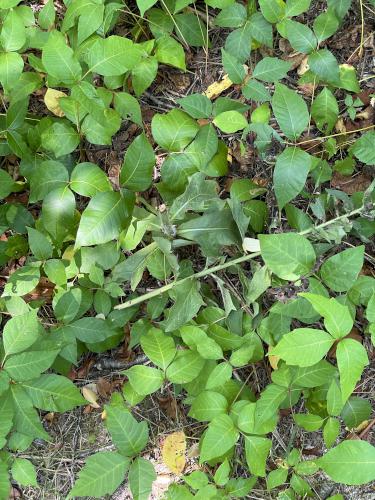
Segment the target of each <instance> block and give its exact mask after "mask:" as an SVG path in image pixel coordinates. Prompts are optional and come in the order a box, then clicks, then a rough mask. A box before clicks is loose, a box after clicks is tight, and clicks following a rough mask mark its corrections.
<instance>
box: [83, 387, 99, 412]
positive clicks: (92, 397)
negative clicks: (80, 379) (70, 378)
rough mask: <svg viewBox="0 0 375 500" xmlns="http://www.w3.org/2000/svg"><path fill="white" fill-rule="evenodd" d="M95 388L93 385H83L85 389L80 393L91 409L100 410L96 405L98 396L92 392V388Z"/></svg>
mask: <svg viewBox="0 0 375 500" xmlns="http://www.w3.org/2000/svg"><path fill="white" fill-rule="evenodd" d="M92 386H94V387H95V384H88V385H85V387H82V389H81V391H82V396H83V397H84V398H85V399H87V401H88V402H89V403H90V405H91V406H92V407H93V408H100V405H98V403H97V400H98V395H97V394H96V392H95V391H94V390H93V389H94V387H92ZM95 388H96V387H95Z"/></svg>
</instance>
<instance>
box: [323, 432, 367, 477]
mask: <svg viewBox="0 0 375 500" xmlns="http://www.w3.org/2000/svg"><path fill="white" fill-rule="evenodd" d="M317 463H318V464H319V466H320V467H321V468H322V469H323V471H324V472H325V473H326V474H327V475H328V476H329V477H330V478H331V479H332V480H333V481H336V482H338V483H343V484H350V485H359V484H365V483H369V482H370V481H373V480H374V479H375V447H374V446H372V445H371V444H370V443H367V442H366V441H361V440H347V441H343V442H342V443H340V444H339V445H338V446H336V447H335V448H333V449H332V450H330V451H328V453H326V454H325V455H323V457H321V458H319V459H318V460H317Z"/></svg>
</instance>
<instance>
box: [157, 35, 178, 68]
mask: <svg viewBox="0 0 375 500" xmlns="http://www.w3.org/2000/svg"><path fill="white" fill-rule="evenodd" d="M155 46H156V47H155V57H156V59H157V60H158V61H159V62H160V63H163V64H169V65H170V66H174V67H175V68H178V69H182V70H183V71H185V70H186V64H185V52H184V49H183V48H182V46H181V44H179V43H178V42H176V40H174V39H173V38H172V37H170V36H168V35H165V36H162V37H160V38H158V39H157V40H156V44H155Z"/></svg>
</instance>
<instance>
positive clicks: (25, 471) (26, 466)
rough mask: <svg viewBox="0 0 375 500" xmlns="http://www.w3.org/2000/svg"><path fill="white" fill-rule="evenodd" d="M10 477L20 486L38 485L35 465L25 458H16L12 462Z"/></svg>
mask: <svg viewBox="0 0 375 500" xmlns="http://www.w3.org/2000/svg"><path fill="white" fill-rule="evenodd" d="M11 472H12V477H13V479H14V480H15V481H17V483H18V484H20V485H21V486H38V483H37V481H36V470H35V466H34V465H33V464H32V463H31V462H30V460H27V459H26V458H16V459H15V460H14V462H13V464H12V469H11Z"/></svg>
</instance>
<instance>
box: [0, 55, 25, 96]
mask: <svg viewBox="0 0 375 500" xmlns="http://www.w3.org/2000/svg"><path fill="white" fill-rule="evenodd" d="M23 66H24V62H23V59H22V57H21V56H20V54H18V52H0V82H1V85H2V86H3V87H4V88H5V89H9V90H10V89H11V87H12V86H13V85H14V84H15V83H16V81H17V80H18V78H19V77H20V75H21V73H22V70H23Z"/></svg>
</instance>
